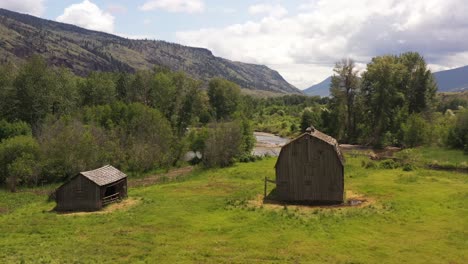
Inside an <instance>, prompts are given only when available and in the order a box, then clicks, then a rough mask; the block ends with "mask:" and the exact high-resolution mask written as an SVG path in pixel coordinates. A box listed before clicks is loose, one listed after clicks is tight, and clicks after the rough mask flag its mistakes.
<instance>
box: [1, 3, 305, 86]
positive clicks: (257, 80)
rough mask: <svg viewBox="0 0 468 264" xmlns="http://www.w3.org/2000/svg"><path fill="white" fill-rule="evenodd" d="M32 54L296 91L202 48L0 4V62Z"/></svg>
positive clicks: (77, 66)
mask: <svg viewBox="0 0 468 264" xmlns="http://www.w3.org/2000/svg"><path fill="white" fill-rule="evenodd" d="M33 54H40V55H42V56H43V57H45V58H46V59H47V61H48V63H49V64H51V65H55V66H65V67H67V68H70V69H71V70H72V71H73V72H74V73H76V74H78V75H86V74H87V73H88V72H89V71H92V70H94V71H127V72H135V71H136V70H140V69H151V68H152V67H154V65H159V66H164V67H168V68H170V69H171V70H173V71H183V72H186V73H188V74H189V75H191V76H192V77H194V78H197V79H200V80H203V81H208V80H209V79H211V78H213V77H222V78H225V79H228V80H230V81H233V82H235V83H237V84H239V85H240V86H241V87H242V88H246V89H250V90H261V91H267V92H273V93H282V94H290V93H292V94H301V91H300V90H299V89H297V88H296V87H294V86H293V85H291V84H289V83H288V82H286V81H285V80H284V79H283V77H282V76H281V75H280V74H279V73H278V72H277V71H274V70H271V69H270V68H268V67H266V66H263V65H255V64H247V63H241V62H234V61H230V60H227V59H223V58H219V57H215V56H214V55H213V54H212V53H211V51H209V50H207V49H202V48H193V47H186V46H182V45H179V44H173V43H168V42H165V41H155V40H131V39H126V38H122V37H119V36H115V35H111V34H107V33H102V32H97V31H92V30H87V29H83V28H80V27H77V26H73V25H69V24H64V23H58V22H55V21H50V20H45V19H41V18H37V17H34V16H30V15H25V14H20V13H16V12H12V11H9V10H5V9H0V58H1V62H5V61H13V62H20V61H23V60H24V59H25V58H27V57H29V56H31V55H33Z"/></svg>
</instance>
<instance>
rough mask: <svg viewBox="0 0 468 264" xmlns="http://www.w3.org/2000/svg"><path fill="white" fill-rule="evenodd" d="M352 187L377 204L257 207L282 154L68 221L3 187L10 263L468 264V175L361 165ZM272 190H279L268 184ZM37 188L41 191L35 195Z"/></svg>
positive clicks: (355, 165)
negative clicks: (250, 202)
mask: <svg viewBox="0 0 468 264" xmlns="http://www.w3.org/2000/svg"><path fill="white" fill-rule="evenodd" d="M362 159H363V157H356V158H351V157H348V158H347V165H346V169H345V174H346V179H345V183H346V184H345V185H346V189H347V190H352V191H354V192H356V193H360V194H362V195H364V196H366V197H367V198H369V199H373V200H375V203H373V204H371V205H369V206H367V207H363V208H359V207H347V208H334V209H330V208H317V209H312V210H307V211H300V210H293V209H290V208H287V207H285V208H284V209H281V210H276V211H273V210H271V209H267V208H266V207H262V208H255V207H251V206H248V205H247V201H248V200H250V199H253V198H254V197H256V196H258V195H259V194H262V192H263V178H264V177H265V176H267V177H269V178H274V170H273V166H274V163H275V159H274V158H270V159H266V160H263V161H260V162H256V163H247V164H237V165H235V166H234V167H231V168H227V169H217V170H207V171H195V172H193V173H192V174H191V175H189V176H188V177H186V178H185V180H183V181H178V182H172V183H165V184H160V185H153V186H149V187H138V188H134V189H130V190H129V195H130V197H132V198H140V199H141V202H140V203H139V204H137V205H134V206H132V207H129V208H127V209H122V210H117V211H114V212H112V213H108V214H91V215H58V214H56V213H52V212H49V211H50V210H51V209H52V208H53V207H54V205H55V204H54V203H53V202H47V201H46V199H47V197H46V195H39V194H35V193H33V192H20V193H15V194H11V193H8V192H6V191H0V260H1V262H2V263H10V262H11V263H19V262H26V263H65V262H68V263H90V262H99V263H101V262H109V263H110V262H112V263H119V262H126V263H467V262H468V184H467V181H468V176H467V175H466V174H461V173H456V172H443V171H432V170H425V169H420V170H414V171H410V172H404V171H403V170H401V169H393V170H382V169H364V168H361V160H362ZM270 188H271V186H270ZM26 191H31V190H26Z"/></svg>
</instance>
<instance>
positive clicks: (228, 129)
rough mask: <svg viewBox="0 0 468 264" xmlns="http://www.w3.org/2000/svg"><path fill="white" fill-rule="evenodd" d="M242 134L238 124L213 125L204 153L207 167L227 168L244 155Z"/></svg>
mask: <svg viewBox="0 0 468 264" xmlns="http://www.w3.org/2000/svg"><path fill="white" fill-rule="evenodd" d="M241 145H242V132H241V127H240V125H239V123H238V122H229V123H218V124H213V125H211V129H210V131H209V134H208V138H207V139H206V144H205V149H204V153H203V164H204V165H205V166H206V167H227V166H230V165H232V164H233V163H234V161H235V158H236V157H238V156H239V155H241V154H242V151H241Z"/></svg>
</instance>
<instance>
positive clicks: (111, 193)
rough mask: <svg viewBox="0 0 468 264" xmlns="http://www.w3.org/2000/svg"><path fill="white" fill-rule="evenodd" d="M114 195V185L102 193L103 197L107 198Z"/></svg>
mask: <svg viewBox="0 0 468 264" xmlns="http://www.w3.org/2000/svg"><path fill="white" fill-rule="evenodd" d="M115 193H116V189H115V185H114V186H109V187H107V188H106V192H105V193H104V197H108V196H111V195H114V194H115Z"/></svg>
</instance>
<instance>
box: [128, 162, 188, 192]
mask: <svg viewBox="0 0 468 264" xmlns="http://www.w3.org/2000/svg"><path fill="white" fill-rule="evenodd" d="M192 171H193V167H192V166H188V167H184V168H179V169H174V170H170V171H169V172H167V173H163V174H157V175H152V176H148V177H145V178H143V179H132V180H129V182H128V186H129V187H139V186H149V185H154V184H157V183H161V182H167V181H173V180H175V179H177V178H179V177H181V176H184V175H187V174H189V173H190V172H192Z"/></svg>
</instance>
